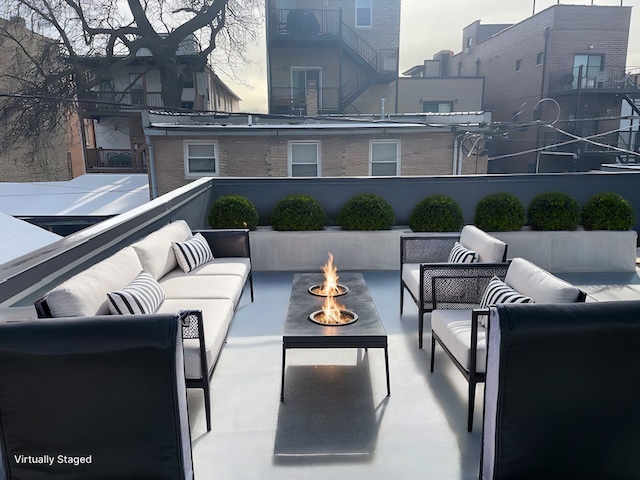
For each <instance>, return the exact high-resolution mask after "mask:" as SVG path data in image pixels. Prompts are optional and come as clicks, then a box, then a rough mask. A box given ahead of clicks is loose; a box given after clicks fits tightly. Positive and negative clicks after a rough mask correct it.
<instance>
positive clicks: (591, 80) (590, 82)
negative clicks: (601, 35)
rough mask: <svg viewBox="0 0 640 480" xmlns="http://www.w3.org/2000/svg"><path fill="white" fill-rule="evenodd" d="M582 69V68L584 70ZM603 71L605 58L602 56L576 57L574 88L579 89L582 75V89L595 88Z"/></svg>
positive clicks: (574, 63) (574, 60) (574, 58)
mask: <svg viewBox="0 0 640 480" xmlns="http://www.w3.org/2000/svg"><path fill="white" fill-rule="evenodd" d="M580 67H582V70H581V69H580ZM602 71H604V58H603V56H602V55H574V57H573V88H577V85H578V77H579V76H580V75H582V77H581V78H582V83H581V87H583V88H584V87H587V88H593V87H595V86H596V85H597V83H598V81H599V79H600V75H601V74H600V72H602Z"/></svg>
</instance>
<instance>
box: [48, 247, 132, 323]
mask: <svg viewBox="0 0 640 480" xmlns="http://www.w3.org/2000/svg"><path fill="white" fill-rule="evenodd" d="M141 271H142V264H141V263H140V260H139V259H138V255H136V252H135V250H134V249H133V248H132V247H125V248H123V249H122V250H120V251H119V252H117V253H115V254H113V255H112V256H110V257H109V258H106V259H104V260H102V261H100V262H98V263H96V264H95V265H92V266H91V267H89V268H87V269H86V270H85V271H83V272H80V273H78V274H77V275H74V276H73V277H71V278H70V279H68V280H67V281H66V282H64V283H62V284H60V285H58V286H57V287H56V288H54V289H53V290H51V291H50V292H49V293H47V295H46V299H47V305H49V308H50V310H51V315H53V316H54V317H91V316H94V315H108V314H109V306H108V304H107V293H108V292H111V291H114V290H120V289H122V288H124V287H126V286H127V285H129V283H131V281H132V280H133V279H134V278H136V277H137V276H138V274H139V273H140V272H141Z"/></svg>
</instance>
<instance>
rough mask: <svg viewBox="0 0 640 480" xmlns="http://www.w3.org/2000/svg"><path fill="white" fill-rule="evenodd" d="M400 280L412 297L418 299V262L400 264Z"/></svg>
mask: <svg viewBox="0 0 640 480" xmlns="http://www.w3.org/2000/svg"><path fill="white" fill-rule="evenodd" d="M402 281H403V282H404V284H405V285H406V286H407V289H408V290H409V291H410V292H411V295H413V297H414V298H416V299H420V264H419V263H405V264H404V265H402Z"/></svg>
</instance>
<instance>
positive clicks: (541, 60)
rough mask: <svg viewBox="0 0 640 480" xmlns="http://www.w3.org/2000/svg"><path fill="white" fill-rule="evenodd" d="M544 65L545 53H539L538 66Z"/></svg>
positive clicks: (537, 57)
mask: <svg viewBox="0 0 640 480" xmlns="http://www.w3.org/2000/svg"><path fill="white" fill-rule="evenodd" d="M543 63H544V52H539V53H538V55H537V56H536V65H542V64H543Z"/></svg>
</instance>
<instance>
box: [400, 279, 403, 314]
mask: <svg viewBox="0 0 640 480" xmlns="http://www.w3.org/2000/svg"><path fill="white" fill-rule="evenodd" d="M403 311H404V285H403V284H402V280H401V281H400V315H402V312H403Z"/></svg>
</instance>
